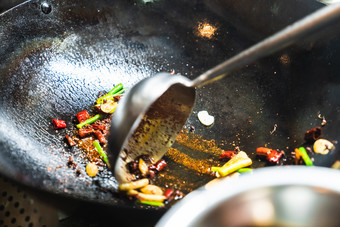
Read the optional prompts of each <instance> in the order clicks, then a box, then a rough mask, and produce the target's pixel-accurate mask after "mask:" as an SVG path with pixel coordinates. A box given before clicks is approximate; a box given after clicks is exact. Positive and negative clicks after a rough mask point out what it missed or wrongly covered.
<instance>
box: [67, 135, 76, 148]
mask: <svg viewBox="0 0 340 227" xmlns="http://www.w3.org/2000/svg"><path fill="white" fill-rule="evenodd" d="M65 138H66V140H67V142H68V144H69V145H70V146H71V147H73V146H75V145H76V142H74V140H73V139H72V138H71V137H70V136H69V135H65Z"/></svg>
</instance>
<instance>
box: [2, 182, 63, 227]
mask: <svg viewBox="0 0 340 227" xmlns="http://www.w3.org/2000/svg"><path fill="white" fill-rule="evenodd" d="M0 226H4V227H5V226H7V227H12V226H13V227H14V226H15V227H19V226H21V227H36V226H40V227H50V226H52V227H53V226H58V216H57V211H56V210H55V209H54V208H52V207H50V206H48V205H46V204H44V203H41V202H40V201H39V200H37V198H35V197H33V196H32V195H29V194H28V193H27V192H25V191H23V190H22V189H21V188H20V187H18V186H16V185H15V184H13V183H11V182H9V181H7V180H6V179H4V178H3V177H0Z"/></svg>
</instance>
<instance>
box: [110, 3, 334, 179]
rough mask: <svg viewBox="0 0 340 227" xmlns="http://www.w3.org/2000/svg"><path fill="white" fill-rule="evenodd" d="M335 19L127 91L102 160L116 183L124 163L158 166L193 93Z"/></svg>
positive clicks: (300, 25) (305, 24) (324, 15)
mask: <svg viewBox="0 0 340 227" xmlns="http://www.w3.org/2000/svg"><path fill="white" fill-rule="evenodd" d="M338 17H340V4H335V5H329V6H326V7H323V8H322V9H320V10H317V11H316V12H314V13H312V14H310V15H309V16H307V17H305V18H303V19H301V20H299V21H297V22H295V23H294V24H292V25H290V26H288V27H286V28H285V29H283V30H281V31H280V32H278V33H276V34H274V35H272V36H270V37H269V38H266V39H264V40H263V41H262V42H260V43H258V44H256V45H254V46H252V47H250V48H248V49H246V50H244V51H242V52H241V53H239V54H237V55H236V56H234V57H232V58H231V59H229V60H227V61H225V62H223V63H221V64H219V65H217V66H216V67H214V68H212V69H210V70H208V71H207V72H205V73H203V74H202V75H200V76H199V77H197V78H196V79H195V80H192V81H191V80H189V79H187V78H186V77H183V76H180V75H170V74H168V73H159V74H157V75H155V76H153V77H150V78H147V79H144V80H142V81H140V82H139V83H138V84H136V85H135V86H134V87H132V88H131V89H130V90H129V91H128V92H127V93H126V94H125V95H124V97H123V98H122V100H121V101H120V102H119V105H118V107H117V109H116V111H115V113H114V115H113V117H112V123H111V129H110V136H109V145H108V158H109V163H110V166H111V169H112V170H113V171H114V175H115V177H116V179H117V181H118V182H119V183H123V182H129V181H132V180H133V179H134V177H133V175H131V174H130V173H129V170H128V168H127V163H128V162H130V161H133V160H135V159H136V158H137V157H138V156H140V155H144V154H146V155H149V156H150V157H151V158H152V159H153V160H154V161H155V162H156V161H158V160H159V159H160V158H161V157H162V156H163V155H164V154H165V153H166V152H167V150H168V149H169V148H170V147H171V146H172V144H173V143H174V141H175V139H176V137H177V134H178V133H179V131H180V130H181V129H182V127H183V125H184V124H185V122H186V121H187V118H188V117H189V115H190V114H191V111H192V108H193V106H194V101H195V87H202V86H203V85H205V84H208V83H211V82H213V81H216V80H219V79H221V78H223V77H225V76H226V75H227V73H229V72H231V71H234V70H236V69H239V68H240V67H242V66H244V65H246V64H249V63H251V62H253V61H255V60H257V59H259V58H261V57H263V56H266V55H269V54H272V53H274V52H276V51H278V50H280V49H282V48H284V47H286V46H288V45H290V44H292V43H294V42H295V41H296V40H298V39H299V38H301V37H304V36H306V35H308V34H310V33H312V32H316V31H318V30H319V29H320V28H322V27H323V26H325V25H327V24H328V23H330V22H331V21H333V20H334V19H336V18H338Z"/></svg>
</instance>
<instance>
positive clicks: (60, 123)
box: [52, 119, 66, 129]
mask: <svg viewBox="0 0 340 227" xmlns="http://www.w3.org/2000/svg"><path fill="white" fill-rule="evenodd" d="M52 123H53V126H54V128H55V129H60V128H66V123H65V121H63V120H58V119H52Z"/></svg>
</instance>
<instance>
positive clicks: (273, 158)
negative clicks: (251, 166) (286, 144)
mask: <svg viewBox="0 0 340 227" xmlns="http://www.w3.org/2000/svg"><path fill="white" fill-rule="evenodd" d="M281 156H282V153H281V152H277V151H276V150H272V152H270V153H269V154H268V156H267V160H268V161H270V162H272V163H276V162H278V161H279V160H280V158H281Z"/></svg>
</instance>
